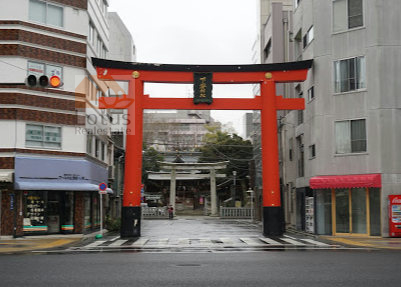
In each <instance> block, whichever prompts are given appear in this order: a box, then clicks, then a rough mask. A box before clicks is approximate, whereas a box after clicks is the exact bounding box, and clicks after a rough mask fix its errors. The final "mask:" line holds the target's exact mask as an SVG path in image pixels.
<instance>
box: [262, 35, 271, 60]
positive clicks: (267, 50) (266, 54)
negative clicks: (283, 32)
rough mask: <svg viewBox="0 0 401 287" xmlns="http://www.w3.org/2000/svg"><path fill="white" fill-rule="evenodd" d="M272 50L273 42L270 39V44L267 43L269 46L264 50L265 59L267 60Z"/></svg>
mask: <svg viewBox="0 0 401 287" xmlns="http://www.w3.org/2000/svg"><path fill="white" fill-rule="evenodd" d="M271 50H272V40H271V39H270V40H269V42H267V45H266V47H265V50H264V53H265V59H267V58H268V57H269V55H270V53H271Z"/></svg>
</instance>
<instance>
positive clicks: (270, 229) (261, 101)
mask: <svg viewBox="0 0 401 287" xmlns="http://www.w3.org/2000/svg"><path fill="white" fill-rule="evenodd" d="M92 62H93V65H94V66H95V67H96V71H97V76H98V79H100V80H104V81H128V82H129V92H128V95H123V96H121V97H117V98H115V97H103V98H100V100H99V108H101V109H108V108H112V109H128V117H129V118H128V125H127V130H128V132H127V141H126V142H127V145H126V158H125V185H124V193H123V207H122V223H121V237H138V236H140V235H141V200H140V197H141V194H140V190H141V175H142V124H143V110H144V109H182V110H260V111H261V129H262V166H263V172H262V176H263V234H264V235H265V236H271V235H282V234H283V232H284V216H283V211H282V208H281V199H280V184H279V156H278V139H277V115H276V111H277V110H303V109H304V108H305V102H304V99H301V98H296V99H287V98H283V97H282V96H277V95H276V83H289V82H302V81H304V80H306V77H307V72H308V69H310V68H311V66H312V60H307V61H299V62H288V63H278V64H256V65H166V64H145V63H130V62H118V61H111V60H104V59H98V58H92ZM194 73H212V83H213V84H260V91H261V94H260V96H256V97H255V98H253V99H233V98H217V99H213V103H211V104H205V103H201V104H194V102H193V99H191V98H150V97H149V96H148V95H144V83H145V82H152V83H193V82H194ZM127 103H128V104H127Z"/></svg>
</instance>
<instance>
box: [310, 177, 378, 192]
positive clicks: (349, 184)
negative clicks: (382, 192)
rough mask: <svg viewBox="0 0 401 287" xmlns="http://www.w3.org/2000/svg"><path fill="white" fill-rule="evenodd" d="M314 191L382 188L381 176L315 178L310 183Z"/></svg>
mask: <svg viewBox="0 0 401 287" xmlns="http://www.w3.org/2000/svg"><path fill="white" fill-rule="evenodd" d="M309 186H310V188H312V189H324V188H357V187H381V175H380V174H352V175H328V176H315V177H312V178H311V179H310V181H309Z"/></svg>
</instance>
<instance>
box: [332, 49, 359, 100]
mask: <svg viewBox="0 0 401 287" xmlns="http://www.w3.org/2000/svg"><path fill="white" fill-rule="evenodd" d="M334 82H335V92H336V93H343V92H349V91H355V90H359V89H363V88H366V63H365V57H356V58H350V59H346V60H340V61H336V62H334Z"/></svg>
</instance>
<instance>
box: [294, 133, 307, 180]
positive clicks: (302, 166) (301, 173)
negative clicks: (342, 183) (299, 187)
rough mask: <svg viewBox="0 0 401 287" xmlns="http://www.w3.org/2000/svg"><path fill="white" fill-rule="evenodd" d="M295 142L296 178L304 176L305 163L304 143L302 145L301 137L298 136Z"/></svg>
mask: <svg viewBox="0 0 401 287" xmlns="http://www.w3.org/2000/svg"><path fill="white" fill-rule="evenodd" d="M296 140H297V148H298V161H297V163H298V177H304V176H305V162H304V143H303V135H300V136H298V137H297V138H296Z"/></svg>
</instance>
